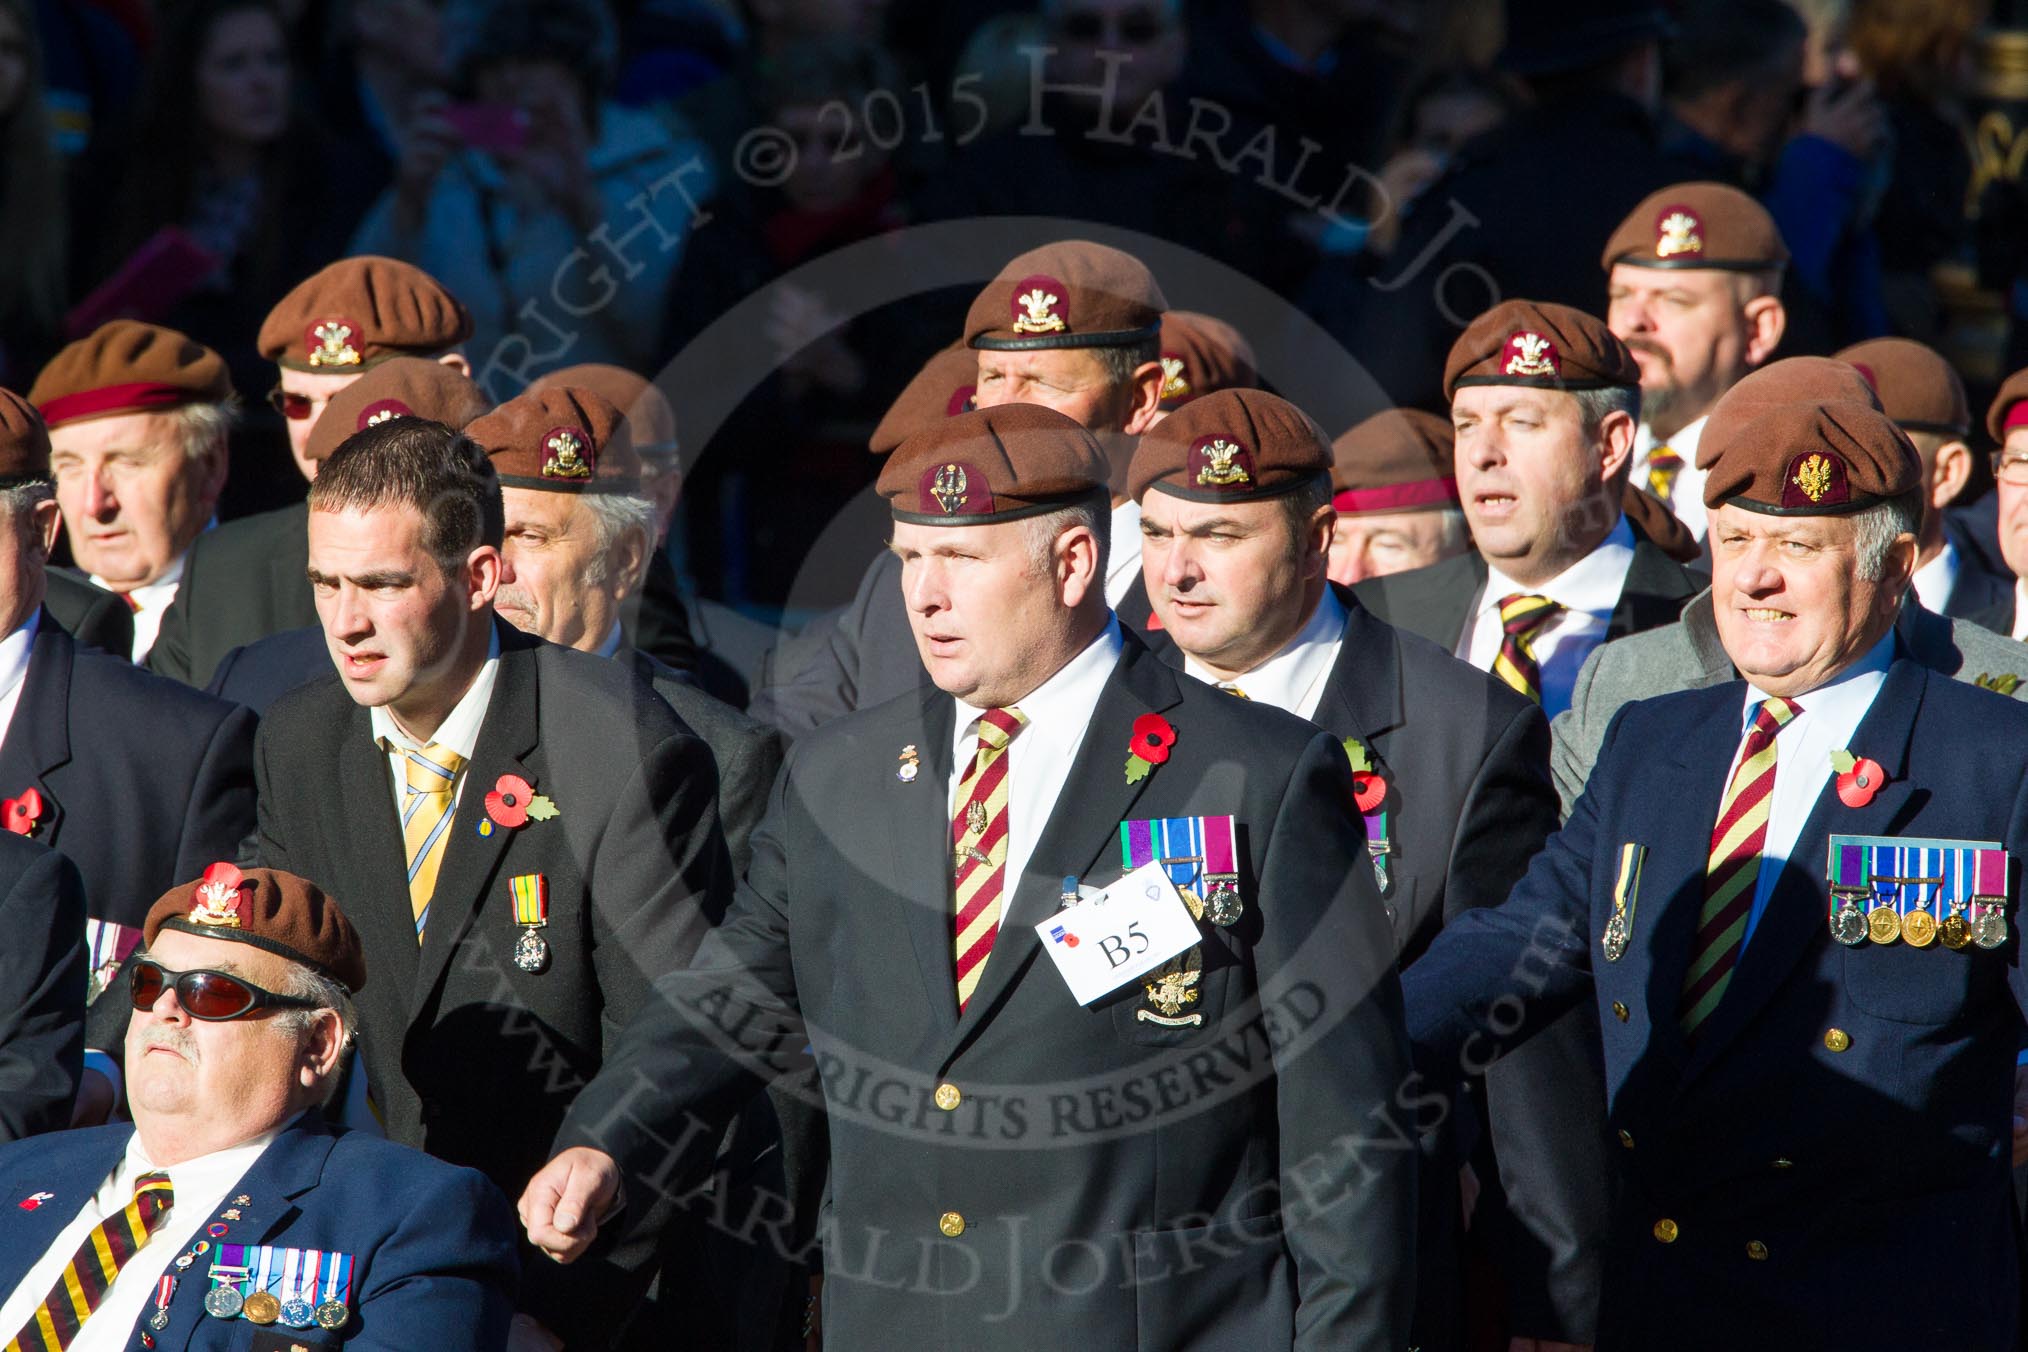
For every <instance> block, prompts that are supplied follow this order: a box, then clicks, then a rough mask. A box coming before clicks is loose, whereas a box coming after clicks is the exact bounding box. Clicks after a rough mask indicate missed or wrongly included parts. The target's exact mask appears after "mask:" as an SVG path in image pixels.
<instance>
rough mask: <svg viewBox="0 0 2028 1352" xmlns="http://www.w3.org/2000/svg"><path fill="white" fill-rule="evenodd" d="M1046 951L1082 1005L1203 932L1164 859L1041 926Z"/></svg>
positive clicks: (1163, 959) (1157, 963)
mask: <svg viewBox="0 0 2028 1352" xmlns="http://www.w3.org/2000/svg"><path fill="white" fill-rule="evenodd" d="M1035 933H1036V936H1037V937H1038V938H1040V939H1041V940H1042V950H1043V952H1045V953H1047V954H1049V960H1050V961H1051V962H1053V963H1055V964H1056V970H1057V971H1059V972H1061V973H1062V974H1063V980H1064V984H1065V985H1067V986H1069V987H1070V993H1071V994H1072V995H1073V996H1075V997H1076V999H1077V1002H1078V1003H1079V1004H1081V1005H1088V1004H1090V1003H1091V1002H1092V1001H1094V1000H1096V999H1098V998H1099V997H1100V996H1101V995H1104V994H1106V993H1107V992H1108V991H1114V990H1118V989H1119V988H1120V987H1121V986H1123V985H1125V984H1126V983H1127V982H1129V981H1132V980H1133V979H1134V978H1135V977H1138V976H1141V975H1143V974H1145V973H1148V972H1151V971H1153V970H1154V969H1155V968H1157V967H1160V966H1161V965H1162V964H1163V963H1165V962H1167V961H1169V959H1171V958H1173V957H1175V956H1176V955H1177V954H1178V953H1181V952H1182V951H1183V950H1184V949H1186V948H1188V947H1190V946H1191V945H1192V944H1194V943H1196V942H1197V941H1198V940H1199V938H1200V937H1201V936H1200V934H1199V932H1198V929H1197V922H1196V921H1195V920H1193V919H1191V918H1190V909H1189V907H1187V906H1185V905H1184V904H1183V897H1182V895H1181V894H1180V893H1179V892H1177V890H1176V885H1175V884H1174V883H1172V882H1170V881H1169V875H1168V874H1167V873H1166V872H1164V871H1163V868H1162V865H1161V864H1160V863H1159V862H1156V863H1152V864H1143V865H1142V866H1141V867H1140V868H1137V869H1135V870H1134V871H1133V872H1132V873H1129V874H1128V875H1127V876H1126V877H1124V878H1122V879H1120V880H1119V881H1118V882H1116V883H1114V884H1113V885H1112V886H1111V887H1108V888H1107V889H1106V890H1105V892H1104V893H1103V894H1101V895H1100V896H1099V897H1098V898H1096V899H1095V900H1092V901H1087V902H1083V903H1081V904H1079V905H1076V906H1070V907H1066V908H1065V909H1063V910H1061V911H1058V912H1057V913H1056V914H1055V915H1053V916H1051V917H1049V919H1047V920H1045V921H1043V922H1042V923H1041V924H1039V925H1037V926H1036V927H1035Z"/></svg>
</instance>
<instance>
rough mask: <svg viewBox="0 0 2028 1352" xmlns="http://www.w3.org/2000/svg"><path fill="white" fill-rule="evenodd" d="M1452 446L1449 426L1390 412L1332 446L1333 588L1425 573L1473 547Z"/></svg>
mask: <svg viewBox="0 0 2028 1352" xmlns="http://www.w3.org/2000/svg"><path fill="white" fill-rule="evenodd" d="M1452 442H1453V436H1452V433H1451V424H1450V419H1448V418H1439V417H1437V416H1436V415H1435V414H1434V413H1425V412H1423V411H1422V410H1421V409H1419V408H1390V409H1383V410H1382V411H1381V412H1379V413H1376V414H1374V415H1373V416H1372V417H1370V418H1366V419H1362V420H1361V421H1360V422H1359V423H1358V424H1357V425H1355V426H1354V427H1353V428H1352V429H1351V430H1350V431H1348V432H1346V433H1344V434H1343V435H1342V436H1340V437H1339V438H1338V439H1337V440H1336V441H1334V442H1332V443H1331V506H1332V507H1334V508H1336V509H1337V513H1338V519H1337V521H1336V522H1335V523H1334V524H1333V525H1332V527H1331V558H1330V574H1331V580H1332V581H1333V582H1337V583H1340V584H1342V585H1344V586H1348V587H1349V586H1351V585H1352V584H1353V583H1354V582H1359V581H1363V580H1364V579H1366V578H1369V577H1385V576H1386V575H1387V574H1389V573H1405V572H1407V571H1408V570H1409V569H1411V568H1427V567H1428V566H1429V565H1430V564H1433V563H1442V562H1443V561H1444V560H1445V559H1453V558H1456V557H1457V556H1458V555H1460V554H1462V553H1464V552H1465V551H1466V550H1468V549H1470V548H1471V547H1472V538H1471V535H1470V534H1469V533H1468V532H1467V531H1466V529H1465V510H1464V508H1463V507H1462V506H1460V505H1459V502H1458V476H1457V470H1456V468H1455V465H1454V463H1453V462H1454V457H1453V455H1452V451H1451V447H1452Z"/></svg>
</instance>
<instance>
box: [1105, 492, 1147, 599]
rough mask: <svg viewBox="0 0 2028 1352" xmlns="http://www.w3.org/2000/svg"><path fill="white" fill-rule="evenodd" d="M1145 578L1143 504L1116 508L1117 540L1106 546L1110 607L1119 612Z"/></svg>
mask: <svg viewBox="0 0 2028 1352" xmlns="http://www.w3.org/2000/svg"><path fill="white" fill-rule="evenodd" d="M1140 575H1141V504H1140V503H1138V502H1123V503H1121V504H1120V505H1119V506H1117V507H1115V508H1113V538H1112V542H1111V543H1110V544H1108V545H1107V546H1106V604H1107V605H1108V606H1111V607H1113V608H1114V609H1115V610H1117V609H1118V608H1119V604H1120V598H1121V597H1123V596H1125V595H1126V594H1127V593H1128V592H1130V591H1132V590H1133V587H1134V579H1135V578H1137V577H1139V576H1140Z"/></svg>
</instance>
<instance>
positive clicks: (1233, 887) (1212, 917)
mask: <svg viewBox="0 0 2028 1352" xmlns="http://www.w3.org/2000/svg"><path fill="white" fill-rule="evenodd" d="M1245 914H1246V904H1245V903H1244V902H1242V901H1241V900H1240V899H1239V885H1238V884H1237V883H1223V882H1221V883H1213V884H1211V886H1210V888H1209V889H1207V891H1206V893H1205V897H1204V918H1205V919H1206V920H1209V921H1210V922H1211V923H1212V924H1214V925H1218V926H1220V927H1229V926H1232V925H1236V924H1238V923H1239V918H1240V917H1241V916H1243V915H1245Z"/></svg>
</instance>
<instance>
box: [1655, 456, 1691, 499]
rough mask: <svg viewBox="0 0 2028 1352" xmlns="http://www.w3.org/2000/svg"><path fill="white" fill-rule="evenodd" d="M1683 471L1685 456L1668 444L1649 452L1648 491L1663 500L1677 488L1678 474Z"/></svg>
mask: <svg viewBox="0 0 2028 1352" xmlns="http://www.w3.org/2000/svg"><path fill="white" fill-rule="evenodd" d="M1682 472H1683V457H1682V456H1680V455H1678V454H1676V452H1675V451H1673V450H1671V449H1670V448H1669V447H1667V446H1657V447H1655V448H1654V449H1653V450H1650V451H1649V452H1648V491H1649V492H1650V493H1653V494H1654V495H1655V496H1656V497H1658V498H1660V499H1661V500H1662V501H1664V502H1667V501H1669V494H1671V493H1672V492H1674V491H1675V489H1676V476H1677V475H1678V474H1681V473H1682Z"/></svg>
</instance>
